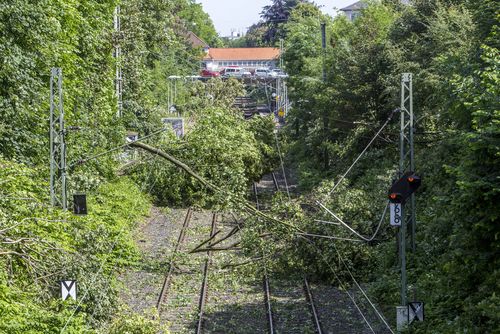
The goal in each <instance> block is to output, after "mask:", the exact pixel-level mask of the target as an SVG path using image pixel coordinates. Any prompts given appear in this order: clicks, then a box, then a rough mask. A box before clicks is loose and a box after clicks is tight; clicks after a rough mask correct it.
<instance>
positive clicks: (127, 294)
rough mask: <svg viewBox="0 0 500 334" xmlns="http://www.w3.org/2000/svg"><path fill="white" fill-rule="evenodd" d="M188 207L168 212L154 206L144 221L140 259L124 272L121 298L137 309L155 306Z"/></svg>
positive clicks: (140, 238) (136, 310)
mask: <svg viewBox="0 0 500 334" xmlns="http://www.w3.org/2000/svg"><path fill="white" fill-rule="evenodd" d="M185 214H186V210H179V209H172V210H171V211H170V212H169V213H165V212H164V210H163V209H161V208H156V207H154V208H152V210H151V214H150V218H149V219H148V220H147V221H146V222H144V224H142V225H141V226H140V227H139V229H138V231H137V232H136V233H137V238H136V242H137V244H138V247H139V249H140V251H141V260H140V261H139V263H138V264H137V265H136V266H135V267H132V268H129V269H128V270H127V271H125V272H124V273H122V275H120V277H119V281H120V282H121V283H122V284H123V286H124V290H123V291H122V295H121V299H122V301H123V302H124V303H125V304H126V305H128V306H129V307H130V309H131V310H132V311H134V312H137V313H141V314H142V313H143V312H144V311H147V310H150V309H152V308H154V307H156V302H157V300H158V295H159V292H160V289H161V285H162V283H163V278H164V273H165V272H166V269H167V268H166V267H167V265H168V259H169V256H171V254H170V253H171V250H172V249H173V247H174V246H173V245H174V244H175V242H176V239H177V236H178V234H179V232H180V227H181V226H182V221H183V218H184V216H185Z"/></svg>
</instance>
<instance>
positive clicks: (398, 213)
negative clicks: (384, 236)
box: [389, 203, 403, 226]
mask: <svg viewBox="0 0 500 334" xmlns="http://www.w3.org/2000/svg"><path fill="white" fill-rule="evenodd" d="M389 209H390V212H391V220H390V223H391V226H401V221H402V220H403V208H402V205H401V203H390V204H389Z"/></svg>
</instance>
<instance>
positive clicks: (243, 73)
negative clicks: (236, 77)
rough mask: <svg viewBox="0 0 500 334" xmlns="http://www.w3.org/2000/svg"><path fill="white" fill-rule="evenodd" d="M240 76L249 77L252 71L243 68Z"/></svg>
mask: <svg viewBox="0 0 500 334" xmlns="http://www.w3.org/2000/svg"><path fill="white" fill-rule="evenodd" d="M241 76H242V77H243V78H250V77H251V76H252V72H250V71H249V70H247V69H243V71H242V72H241Z"/></svg>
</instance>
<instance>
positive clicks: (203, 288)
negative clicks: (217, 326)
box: [196, 213, 217, 334]
mask: <svg viewBox="0 0 500 334" xmlns="http://www.w3.org/2000/svg"><path fill="white" fill-rule="evenodd" d="M216 223H217V214H216V213H213V215H212V226H211V228H210V237H213V236H214V234H215V228H216ZM211 244H212V242H209V243H208V247H210V246H211ZM211 262H212V252H211V251H208V252H207V258H206V259H205V264H204V266H203V282H202V284H201V291H200V298H199V300H198V322H197V325H196V334H201V333H202V332H203V322H204V321H203V312H204V310H205V304H206V299H207V291H208V270H209V267H210V264H211Z"/></svg>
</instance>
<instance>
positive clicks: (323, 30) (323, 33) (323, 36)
mask: <svg viewBox="0 0 500 334" xmlns="http://www.w3.org/2000/svg"><path fill="white" fill-rule="evenodd" d="M321 47H322V49H323V82H325V81H326V23H321Z"/></svg>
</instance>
